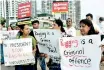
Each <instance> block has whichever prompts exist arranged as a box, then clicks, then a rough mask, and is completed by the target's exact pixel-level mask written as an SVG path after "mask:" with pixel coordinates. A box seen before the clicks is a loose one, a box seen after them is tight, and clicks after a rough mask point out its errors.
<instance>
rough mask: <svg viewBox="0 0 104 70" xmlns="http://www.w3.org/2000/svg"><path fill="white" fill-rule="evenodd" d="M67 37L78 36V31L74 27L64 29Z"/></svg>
mask: <svg viewBox="0 0 104 70" xmlns="http://www.w3.org/2000/svg"><path fill="white" fill-rule="evenodd" d="M64 29H65V32H66V34H67V35H70V36H76V29H75V28H74V27H70V28H64Z"/></svg>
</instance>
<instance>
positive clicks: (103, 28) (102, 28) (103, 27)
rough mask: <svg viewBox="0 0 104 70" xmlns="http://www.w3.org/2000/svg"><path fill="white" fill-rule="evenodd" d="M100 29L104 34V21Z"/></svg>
mask: <svg viewBox="0 0 104 70" xmlns="http://www.w3.org/2000/svg"><path fill="white" fill-rule="evenodd" d="M100 24H101V25H100V29H101V31H102V34H104V21H103V22H101V23H100Z"/></svg>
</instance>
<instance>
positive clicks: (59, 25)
mask: <svg viewBox="0 0 104 70" xmlns="http://www.w3.org/2000/svg"><path fill="white" fill-rule="evenodd" d="M53 29H56V30H59V31H60V33H61V34H62V36H63V34H65V30H64V28H63V22H62V21H61V20H60V19H55V20H54V21H53ZM47 66H48V68H49V70H61V67H60V62H58V63H55V62H53V60H52V59H51V58H50V60H49V62H48V63H47Z"/></svg>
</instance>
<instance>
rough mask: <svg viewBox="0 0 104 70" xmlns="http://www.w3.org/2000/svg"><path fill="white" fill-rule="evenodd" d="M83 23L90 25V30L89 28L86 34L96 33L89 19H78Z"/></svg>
mask: <svg viewBox="0 0 104 70" xmlns="http://www.w3.org/2000/svg"><path fill="white" fill-rule="evenodd" d="M82 23H83V24H85V25H87V26H88V27H90V30H89V32H88V34H87V35H92V34H98V33H97V32H96V31H95V29H94V27H93V24H92V22H91V21H90V20H88V19H82V20H81V21H80V24H82Z"/></svg>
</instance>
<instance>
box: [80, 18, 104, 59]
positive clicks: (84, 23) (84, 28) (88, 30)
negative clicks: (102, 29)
mask: <svg viewBox="0 0 104 70" xmlns="http://www.w3.org/2000/svg"><path fill="white" fill-rule="evenodd" d="M80 32H81V34H82V36H85V35H95V34H98V33H97V32H96V31H95V29H94V27H93V24H92V22H91V21H89V20H88V19H82V20H81V21H80ZM101 61H104V58H101Z"/></svg>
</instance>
